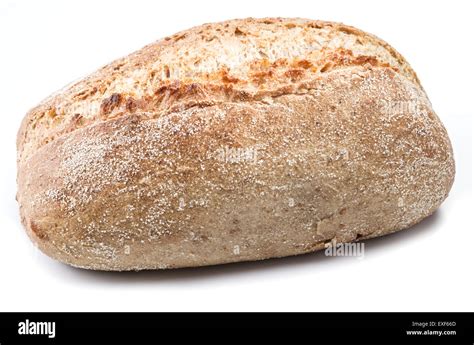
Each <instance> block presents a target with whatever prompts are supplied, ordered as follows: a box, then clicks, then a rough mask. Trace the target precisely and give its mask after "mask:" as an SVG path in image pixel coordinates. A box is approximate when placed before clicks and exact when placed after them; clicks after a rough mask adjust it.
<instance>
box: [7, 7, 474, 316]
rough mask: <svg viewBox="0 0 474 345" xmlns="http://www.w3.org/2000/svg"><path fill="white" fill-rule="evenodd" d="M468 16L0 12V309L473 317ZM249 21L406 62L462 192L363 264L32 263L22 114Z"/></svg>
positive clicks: (239, 10) (326, 11)
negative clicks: (198, 34) (442, 129)
mask: <svg viewBox="0 0 474 345" xmlns="http://www.w3.org/2000/svg"><path fill="white" fill-rule="evenodd" d="M470 7H472V6H471V5H470V2H469V1H466V2H456V1H449V2H447V1H446V2H444V3H442V2H435V1H426V2H422V1H393V2H389V1H373V2H372V1H324V2H318V1H297V0H291V1H289V0H285V1H276V0H272V1H257V0H252V1H244V0H239V1H217V0H214V1H202V0H201V1H189V2H184V1H179V0H173V1H155V2H141V1H130V2H121V1H76V2H72V1H57V2H53V1H30V2H15V1H0V49H1V54H0V100H1V103H0V116H1V125H0V131H1V132H0V149H1V154H2V160H1V169H0V311H185V310H195V311H197V310H200V311H218V310H220V311H227V310H229V311H247V310H255V311H281V310H292V311H297V310H305V311H474V297H473V290H474V278H473V264H474V248H473V245H474V228H473V222H472V213H473V207H472V206H473V197H472V132H473V130H472V117H473V106H472V100H473V99H474V94H473V87H472V82H473V80H474V76H473V72H472V70H473V68H472V60H473V57H474V54H473V53H474V52H473V48H472V47H473V40H472V36H473V35H472V34H473V29H472V22H471V21H472V18H471V16H472V13H474V11H473V8H470ZM250 16H253V17H265V16H283V17H307V18H312V19H323V20H332V21H340V22H344V23H346V24H349V25H353V26H356V27H359V28H361V29H363V30H365V31H368V32H371V33H374V34H376V35H377V36H379V37H381V38H383V39H384V40H386V41H387V42H389V43H390V44H391V45H393V46H394V47H395V48H396V49H397V50H399V51H400V52H401V53H402V54H403V55H404V56H405V57H406V58H407V59H408V61H409V62H410V63H411V65H412V66H413V68H414V69H415V71H416V72H417V73H418V76H419V77H420V79H421V81H422V84H423V86H424V87H425V89H426V91H427V93H428V95H429V97H430V99H431V101H432V103H433V106H434V109H435V111H436V112H437V113H438V115H439V116H440V118H441V119H442V121H443V122H444V124H445V125H446V127H447V129H448V132H449V134H450V136H451V139H452V143H453V146H454V152H455V158H456V163H457V174H456V181H455V184H454V187H453V189H452V191H451V194H450V196H449V198H448V199H447V201H446V202H445V203H444V204H443V205H442V207H441V208H440V209H439V210H438V212H437V213H435V215H434V216H432V217H430V218H429V219H427V220H425V221H423V222H422V223H420V224H419V225H417V226H415V227H413V228H411V229H410V230H407V231H403V232H400V233H397V234H394V235H391V236H387V237H384V238H379V239H374V240H370V241H368V242H367V243H366V247H365V249H366V251H365V257H364V258H363V259H355V258H330V257H325V256H324V254H323V253H322V252H320V253H316V254H310V255H304V256H299V257H292V258H286V259H279V260H268V261H263V262H257V263H242V264H232V265H224V266H215V267H206V268H198V269H182V270H174V271H157V272H139V273H135V272H131V273H104V272H89V271H84V270H79V269H74V268H70V267H67V266H65V265H63V264H60V263H57V262H55V261H53V260H51V259H49V258H48V257H46V256H44V255H43V254H42V253H40V252H39V251H38V250H37V249H36V248H35V247H34V246H33V245H32V243H31V242H30V241H29V239H28V238H27V236H26V234H25V233H24V231H23V229H22V227H21V225H20V222H19V217H18V209H17V204H16V202H15V192H16V182H15V174H16V161H15V137H16V131H17V129H18V127H19V124H20V121H21V119H22V117H23V115H24V114H25V113H26V112H27V111H28V109H29V108H31V107H33V106H35V105H36V104H37V103H39V102H40V101H41V100H42V99H43V98H44V97H46V96H48V95H49V94H50V93H52V92H53V91H55V90H57V89H59V88H61V87H62V86H63V85H65V84H67V83H69V82H70V81H72V80H74V79H77V78H80V77H81V76H84V75H86V74H88V73H90V72H92V71H94V70H95V69H97V68H98V67H100V66H102V65H104V64H106V63H108V62H110V61H111V60H113V59H115V58H118V57H121V56H123V55H127V54H128V53H130V52H132V51H134V50H136V49H139V48H141V47H142V46H144V45H146V44H148V43H150V42H152V41H154V40H156V39H158V38H161V37H164V36H166V35H170V34H173V33H175V32H177V31H179V30H182V29H186V28H189V27H191V26H195V25H199V24H202V23H205V22H212V21H221V20H225V19H231V18H238V17H250ZM470 23H471V24H470Z"/></svg>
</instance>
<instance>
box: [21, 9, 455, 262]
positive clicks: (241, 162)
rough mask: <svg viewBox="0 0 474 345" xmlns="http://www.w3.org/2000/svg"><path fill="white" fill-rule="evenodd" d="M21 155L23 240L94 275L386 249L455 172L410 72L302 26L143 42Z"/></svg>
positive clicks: (43, 120) (352, 32)
mask: <svg viewBox="0 0 474 345" xmlns="http://www.w3.org/2000/svg"><path fill="white" fill-rule="evenodd" d="M17 148H18V194H17V199H18V202H19V205H20V214H21V220H22V223H23V225H24V226H25V228H26V231H27V233H28V235H29V236H30V238H31V239H32V240H33V242H34V243H36V244H37V245H38V247H39V248H40V249H41V250H42V251H43V252H44V253H46V254H47V255H49V256H51V257H52V258H55V259H57V260H59V261H61V262H64V263H67V264H70V265H73V266H76V267H82V268H88V269H96V270H118V271H120V270H142V269H162V268H177V267H190V266H203V265H214V264H222V263H229V262H237V261H249V260H260V259H266V258H272V257H283V256H289V255H296V254H302V253H307V252H313V251H316V250H319V249H322V248H324V247H325V245H326V244H327V243H330V242H332V243H333V242H334V241H337V242H338V243H346V242H353V241H360V240H365V239H368V238H372V237H376V236H382V235H385V234H389V233H392V232H395V231H398V230H401V229H405V228H408V227H410V226H412V225H413V224H415V223H417V222H419V221H421V220H422V219H423V218H425V217H427V216H429V215H430V214H432V213H433V212H434V211H435V210H436V209H437V208H438V206H439V205H440V204H441V202H442V201H443V200H444V199H445V198H446V196H447V195H448V192H449V190H450V188H451V185H452V183H453V179H454V170H455V168H454V161H453V153H452V148H451V144H450V141H449V138H448V135H447V133H446V130H445V128H444V127H443V124H442V123H441V121H440V120H439V118H438V117H437V115H436V114H435V113H434V111H433V109H432V107H431V104H430V101H429V100H428V98H427V96H426V94H425V91H424V90H423V88H422V86H421V85H420V82H419V80H418V78H417V76H416V74H415V72H414V71H413V70H412V68H411V67H410V66H409V65H408V63H407V62H406V61H405V59H404V58H403V57H402V56H401V55H400V54H399V53H397V52H396V51H395V50H394V49H393V48H392V47H390V46H389V45H388V44H387V43H385V42H384V41H382V40H380V39H379V38H377V37H375V36H372V35H370V34H367V33H364V32H362V31H360V30H358V29H355V28H353V27H350V26H346V25H342V24H336V23H331V22H323V21H314V20H307V19H284V18H270V19H243V20H231V21H226V22H222V23H214V24H205V25H202V26H199V27H195V28H192V29H190V30H187V31H183V32H180V33H178V34H175V35H173V36H171V37H166V38H164V39H162V40H159V41H157V42H155V43H153V44H150V45H148V46H146V47H144V48H143V49H141V50H139V51H137V52H135V53H133V54H131V55H129V56H127V57H124V58H121V59H119V60H117V61H114V62H112V63H111V64H109V65H107V66H105V67H103V68H101V69H99V70H98V71H97V72H95V73H93V74H91V75H89V76H88V77H86V78H85V79H83V80H81V81H79V82H76V83H75V84H72V85H70V86H67V87H66V88H64V89H62V90H60V91H59V92H57V93H55V94H53V95H52V96H50V97H49V98H47V99H46V100H44V101H43V102H42V103H41V104H40V105H38V106H37V107H35V108H34V109H32V110H31V111H29V113H28V114H27V115H26V117H25V118H24V120H23V122H22V125H21V128H20V130H19V133H18V141H17Z"/></svg>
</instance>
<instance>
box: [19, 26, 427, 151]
mask: <svg viewBox="0 0 474 345" xmlns="http://www.w3.org/2000/svg"><path fill="white" fill-rule="evenodd" d="M228 47H230V48H228ZM302 47H303V48H302ZM355 66H364V67H366V68H374V67H386V68H390V69H392V70H394V71H396V72H397V73H399V74H401V75H403V76H405V77H406V78H408V79H409V80H411V81H412V82H414V83H415V84H417V85H419V82H418V79H417V77H416V75H415V73H414V72H413V70H412V69H411V68H410V66H409V65H408V64H407V63H406V61H405V60H404V59H403V57H401V56H400V54H398V53H397V52H396V51H395V50H394V49H393V48H392V47H390V46H389V45H388V44H387V43H385V42H384V41H382V40H380V39H378V38H376V37H375V36H372V35H369V34H367V33H364V32H362V31H360V30H358V29H355V28H352V27H349V26H345V25H342V24H337V23H331V22H323V21H313V20H307V19H284V18H266V19H243V20H231V21H227V22H222V23H215V24H206V25H203V26H199V27H195V28H192V29H190V30H186V31H183V32H180V33H178V34H176V35H173V36H171V37H167V38H164V39H162V40H160V41H157V42H156V43H153V44H150V45H148V46H146V47H144V48H143V49H141V50H139V51H137V52H135V53H133V54H131V55H129V56H127V57H125V58H122V59H119V60H116V61H114V62H113V63H111V64H109V65H107V66H105V67H103V68H102V69H100V70H99V71H97V72H96V73H94V74H92V75H90V76H88V77H86V78H85V79H83V80H82V81H80V82H77V83H75V84H73V85H72V86H69V87H66V88H64V89H63V90H61V91H59V92H58V93H56V94H53V95H52V96H51V97H49V98H48V99H46V100H45V101H43V102H42V103H41V104H40V105H39V106H38V107H36V108H34V109H32V110H31V111H30V112H29V113H28V114H27V116H25V118H24V120H23V123H22V126H21V128H20V131H19V133H18V139H17V146H18V160H23V159H26V158H27V157H29V156H31V155H32V154H34V152H35V151H36V150H38V148H40V147H42V146H43V145H45V144H47V143H48V142H51V141H52V140H55V139H56V138H58V137H59V136H61V135H63V134H66V133H70V132H72V131H74V130H76V129H78V128H82V127H85V126H88V125H92V124H94V123H97V122H100V121H104V120H107V119H110V118H116V117H120V116H124V115H127V114H132V113H135V112H137V111H140V112H153V113H154V114H161V115H162V114H166V113H168V112H170V111H176V110H177V109H186V108H188V107H190V106H201V105H202V106H206V104H215V102H221V101H233V100H239V101H244V100H258V99H263V98H265V97H272V96H273V95H276V94H277V95H278V94H280V95H281V94H284V93H293V92H304V89H305V88H309V86H308V85H307V84H310V83H311V82H312V80H314V79H317V78H319V77H320V76H321V75H324V74H325V73H328V72H330V71H333V70H337V69H340V68H352V67H355ZM295 90H297V91H295Z"/></svg>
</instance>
